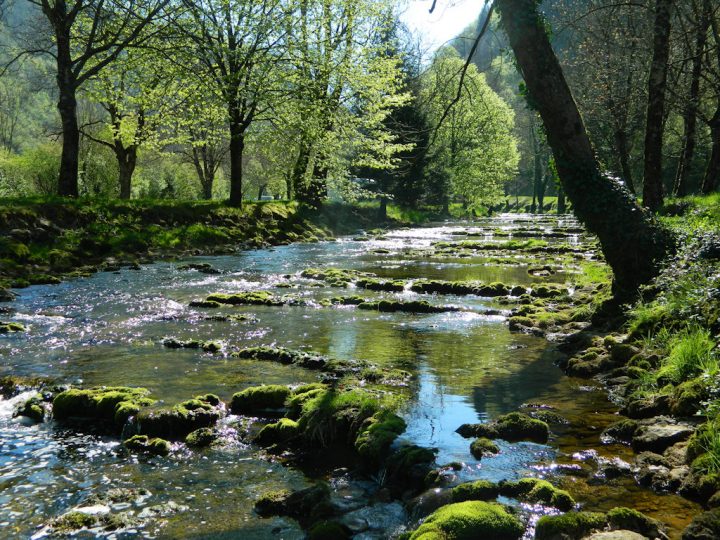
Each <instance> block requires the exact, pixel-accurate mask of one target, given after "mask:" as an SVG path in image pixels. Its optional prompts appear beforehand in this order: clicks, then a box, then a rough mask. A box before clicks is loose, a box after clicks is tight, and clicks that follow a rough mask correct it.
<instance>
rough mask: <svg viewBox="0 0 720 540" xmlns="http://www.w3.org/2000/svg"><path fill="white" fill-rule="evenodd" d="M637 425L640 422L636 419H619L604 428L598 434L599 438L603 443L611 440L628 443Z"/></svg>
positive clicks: (611, 441)
mask: <svg viewBox="0 0 720 540" xmlns="http://www.w3.org/2000/svg"><path fill="white" fill-rule="evenodd" d="M638 427H640V424H639V423H638V422H637V420H630V419H627V418H626V419H624V420H620V421H618V422H615V423H614V424H610V425H609V426H608V427H607V428H605V430H603V432H602V434H601V435H600V440H601V441H603V442H604V443H605V444H608V443H613V442H621V443H625V444H630V441H632V438H633V435H635V432H636V431H637V429H638Z"/></svg>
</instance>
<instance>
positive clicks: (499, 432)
mask: <svg viewBox="0 0 720 540" xmlns="http://www.w3.org/2000/svg"><path fill="white" fill-rule="evenodd" d="M457 433H459V434H460V435H462V436H463V437H465V438H470V437H485V438H488V439H503V440H506V441H509V442H517V441H532V442H536V443H540V444H544V443H546V442H547V440H548V436H549V429H548V425H547V424H546V423H545V422H542V421H540V420H536V419H534V418H531V417H530V416H528V415H526V414H523V413H519V412H513V413H509V414H506V415H503V416H499V417H498V418H497V419H496V420H494V421H493V422H488V423H486V424H463V425H462V426H460V427H459V428H458V429H457Z"/></svg>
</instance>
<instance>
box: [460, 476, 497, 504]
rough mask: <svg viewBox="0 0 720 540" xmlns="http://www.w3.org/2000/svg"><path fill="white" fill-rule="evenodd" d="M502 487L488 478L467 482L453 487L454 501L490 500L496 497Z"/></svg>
mask: <svg viewBox="0 0 720 540" xmlns="http://www.w3.org/2000/svg"><path fill="white" fill-rule="evenodd" d="M499 494H500V488H499V487H498V486H497V484H494V483H492V482H490V481H488V480H476V481H474V482H466V483H464V484H459V485H457V486H455V487H454V488H452V500H453V502H463V501H489V500H492V499H496V498H497V496H498V495H499Z"/></svg>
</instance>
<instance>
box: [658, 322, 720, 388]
mask: <svg viewBox="0 0 720 540" xmlns="http://www.w3.org/2000/svg"><path fill="white" fill-rule="evenodd" d="M669 345H670V354H669V355H668V357H667V358H666V359H665V360H664V362H663V364H662V367H661V368H660V370H659V371H658V378H663V379H668V380H670V381H672V382H674V383H680V382H683V381H686V380H688V379H690V378H692V377H695V376H697V375H699V374H701V373H717V371H718V360H717V358H716V356H715V355H714V354H713V348H714V347H715V343H714V342H713V340H712V336H711V335H710V332H709V331H708V330H706V329H705V328H701V327H698V326H693V327H690V328H687V329H685V330H682V331H681V332H679V333H678V334H676V335H675V336H674V337H673V338H672V339H671V340H670V344H669Z"/></svg>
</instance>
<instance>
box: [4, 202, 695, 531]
mask: <svg viewBox="0 0 720 540" xmlns="http://www.w3.org/2000/svg"><path fill="white" fill-rule="evenodd" d="M577 227H578V224H577V223H576V222H575V221H574V220H573V219H572V218H569V217H561V218H555V217H532V216H517V215H513V216H510V215H502V216H498V217H495V218H489V219H486V220H482V221H476V222H472V223H469V222H463V223H444V224H440V225H436V226H431V227H423V228H413V229H404V230H397V231H392V232H389V233H387V234H386V235H385V236H382V237H380V238H379V239H378V238H370V239H369V240H364V241H360V240H353V239H350V238H341V239H339V240H338V241H334V242H321V243H317V244H293V245H289V246H283V247H277V248H270V249H262V250H256V251H247V252H241V253H238V254H237V255H232V256H218V257H203V258H194V259H193V260H192V262H205V263H209V264H210V265H212V267H213V268H216V269H218V270H220V271H221V273H220V274H217V275H208V274H203V273H199V272H197V271H181V270H179V269H178V266H179V264H180V263H181V262H188V261H181V262H172V263H170V262H162V263H157V264H153V265H147V266H143V267H142V269H141V270H139V271H138V270H131V269H123V270H121V271H119V272H115V273H109V272H107V273H99V274H96V275H93V276H92V277H90V278H84V279H76V280H73V281H68V282H65V283H62V284H60V285H47V286H34V287H30V288H27V289H24V290H22V291H17V292H18V293H19V295H20V296H19V298H18V300H17V301H16V302H15V303H14V304H13V305H12V307H13V308H14V309H16V313H14V314H13V315H11V316H9V317H5V318H9V319H10V320H16V321H18V322H21V323H23V324H24V325H26V326H27V327H28V328H29V332H27V333H25V334H8V335H3V336H0V376H2V375H8V374H13V375H28V376H41V377H49V378H51V379H53V380H55V381H57V382H58V383H65V384H74V385H83V386H94V385H127V386H143V387H147V388H149V389H150V390H151V391H152V393H153V395H154V397H157V398H159V399H162V400H165V401H166V402H167V403H171V404H172V403H176V402H179V401H182V400H184V399H188V398H189V397H192V396H194V395H197V394H200V393H207V392H213V393H216V394H218V395H219V396H220V397H221V398H223V399H229V398H230V396H231V395H232V394H233V393H234V392H237V391H239V390H242V389H243V388H245V387H248V386H253V385H258V384H262V383H281V384H289V383H298V382H306V381H307V382H310V381H314V380H316V374H315V373H313V372H311V371H306V370H303V369H301V368H299V367H293V366H284V365H280V364H275V363H272V362H258V361H253V360H241V359H238V358H232V357H229V356H226V355H223V354H210V353H203V352H202V351H198V350H175V349H168V348H165V347H163V345H162V340H163V338H165V337H173V338H177V339H191V338H192V339H199V340H219V341H222V342H223V343H224V344H225V347H226V348H227V350H229V349H230V348H232V347H247V346H252V345H275V346H281V347H288V348H292V349H307V350H313V351H317V352H320V353H323V354H327V355H330V356H332V357H336V358H340V359H360V360H367V361H370V362H373V363H377V364H380V365H384V366H388V367H395V368H401V369H405V370H408V371H410V372H412V373H413V374H414V375H415V378H414V379H413V381H412V382H411V383H410V386H409V387H408V388H407V389H406V391H407V392H408V394H409V396H410V399H409V401H408V405H407V406H406V408H405V409H404V410H403V416H404V417H405V419H406V421H407V423H408V429H407V431H406V433H405V434H404V435H403V437H402V439H403V441H410V442H413V443H415V444H419V445H423V446H433V447H437V448H438V450H439V452H438V457H437V462H438V463H441V464H442V463H447V462H451V461H459V462H462V463H464V467H463V469H462V470H461V471H460V472H459V473H458V481H461V480H467V479H476V478H486V479H490V480H500V479H503V478H516V477H520V476H524V475H528V474H530V475H542V476H553V477H555V478H557V479H558V480H559V481H560V482H561V484H562V486H563V487H565V488H566V489H569V490H570V492H571V493H573V495H575V496H576V499H577V500H578V501H579V502H580V503H581V505H582V506H583V507H585V508H586V509H591V510H596V509H597V510H606V509H609V508H611V507H613V506H618V505H623V506H631V507H635V508H637V509H638V510H641V511H643V512H645V513H647V514H648V515H650V516H653V517H657V518H659V519H661V520H663V521H665V522H666V523H668V524H669V526H670V531H671V534H672V536H673V537H679V531H680V530H681V529H682V527H684V525H685V524H687V522H688V521H689V519H690V517H691V516H692V514H693V513H695V512H697V508H696V507H695V506H694V505H693V504H691V503H689V502H686V501H684V500H683V499H681V498H679V497H677V496H671V495H667V496H663V495H657V494H654V493H652V492H650V491H648V490H644V489H641V488H638V487H636V486H635V482H634V481H633V480H632V479H616V480H612V481H609V480H603V479H598V478H596V477H594V476H593V473H592V467H593V464H596V463H597V462H598V460H602V459H605V458H612V457H621V458H625V459H628V460H629V457H630V455H631V454H630V451H629V449H627V448H624V447H617V446H613V447H602V446H601V445H600V443H599V439H598V434H599V432H600V430H601V429H602V427H604V426H606V425H607V424H608V423H610V422H612V421H613V420H614V413H615V411H616V407H615V406H614V405H613V404H612V403H611V402H610V401H609V400H608V398H607V395H606V393H605V392H604V391H603V389H602V388H600V387H599V386H597V385H596V384H595V383H592V382H588V381H585V380H576V379H571V378H568V377H566V376H564V375H563V374H562V373H561V371H560V370H559V369H557V368H556V367H555V366H554V361H555V360H556V359H557V358H558V354H559V353H558V352H557V351H556V350H555V349H554V347H553V345H552V344H551V343H549V342H548V341H546V340H545V339H543V338H539V337H534V336H529V335H525V334H518V333H511V332H510V331H509V330H508V328H507V325H506V324H505V318H504V317H503V316H502V315H493V314H487V313H486V312H487V311H488V310H493V311H492V312H491V313H495V312H497V310H498V309H500V310H506V309H508V306H504V305H499V304H498V302H497V301H496V300H492V299H489V298H481V297H474V296H465V297H452V296H441V297H434V296H430V297H428V296H426V295H418V294H415V293H413V292H410V291H405V292H402V293H382V292H371V291H365V290H363V291H352V294H360V295H363V296H371V297H378V296H382V297H394V296H399V297H403V298H405V299H418V298H420V297H421V296H422V298H423V299H427V300H428V301H430V302H431V303H441V304H454V305H458V306H461V307H463V311H457V312H449V313H440V314H424V315H413V314H407V313H379V312H373V311H360V310H357V309H355V308H354V307H332V308H329V307H320V306H319V305H317V306H316V305H315V304H314V303H313V302H316V301H318V300H320V299H322V298H327V297H331V296H337V295H338V294H341V292H340V291H338V289H333V288H329V287H317V286H314V285H316V284H313V283H311V282H310V280H305V279H301V278H299V277H298V275H299V272H300V271H302V270H303V269H305V268H308V267H321V266H335V267H338V268H346V269H357V270H362V271H366V272H373V273H376V274H377V275H379V276H381V277H385V278H398V279H405V280H407V279H418V278H432V279H445V280H482V281H486V282H493V281H502V282H504V283H508V284H513V285H515V284H518V285H525V286H532V285H533V284H534V283H538V282H542V281H551V282H565V281H566V280H572V276H573V271H576V270H577V269H576V268H573V267H572V266H569V267H566V268H563V269H562V271H559V272H557V273H556V274H554V275H552V276H548V277H533V276H531V275H529V274H528V272H527V270H528V265H527V264H523V261H522V260H518V261H517V262H518V263H519V264H512V265H510V264H496V263H492V262H488V258H487V257H488V254H487V253H479V254H477V255H475V256H470V257H451V256H448V257H446V258H442V257H437V256H428V254H427V253H426V252H424V248H427V247H430V246H431V244H432V243H433V242H437V241H461V240H464V239H466V238H465V237H464V236H461V235H458V234H457V233H458V232H463V231H471V232H472V231H478V235H477V236H473V238H472V239H473V240H477V239H480V240H485V241H498V242H501V241H507V240H508V239H511V238H512V236H507V235H508V234H509V235H512V233H513V231H519V230H528V229H530V230H533V231H534V234H535V233H536V234H537V237H538V238H543V231H545V232H546V233H547V232H552V231H555V230H563V229H564V230H568V228H570V229H569V230H574V229H575V228H577ZM545 239H546V240H547V241H548V242H549V243H551V245H552V243H554V242H567V243H570V244H576V245H579V246H583V245H585V243H586V242H587V241H588V238H587V237H586V236H585V235H584V234H576V233H573V234H568V235H567V237H564V238H561V239H558V238H545ZM538 256H542V254H540V255H538V254H535V257H538ZM535 263H536V261H535V262H534V263H533V264H535ZM287 276H291V277H289V278H288V277H287ZM278 286H279V287H278ZM288 287H289V288H288ZM252 289H261V290H270V291H273V292H275V293H277V294H287V293H292V294H297V295H299V296H301V297H302V298H303V299H305V300H310V301H311V303H310V305H309V306H306V307H281V308H278V307H256V306H247V307H230V306H227V307H224V308H221V309H219V310H213V311H212V312H209V311H208V310H203V309H195V308H190V307H188V304H189V302H190V301H191V300H196V299H201V298H204V297H205V296H206V295H207V294H209V293H214V292H225V293H231V292H239V291H245V290H252ZM230 313H233V314H237V313H243V314H247V315H252V316H253V317H254V318H255V320H254V321H218V320H208V319H207V317H208V316H209V315H218V314H230ZM23 397H27V396H19V397H16V398H13V400H5V401H0V537H7V538H15V537H17V538H27V537H30V536H33V535H36V536H41V535H42V525H43V524H44V523H47V521H48V520H49V519H51V518H53V517H56V516H59V515H61V514H62V513H64V512H66V511H67V510H68V509H70V508H72V507H73V506H75V505H78V504H80V503H81V502H82V501H83V500H85V499H86V498H87V497H88V496H89V495H91V494H93V493H97V492H101V491H103V490H106V489H108V488H110V487H113V488H117V487H132V488H144V489H145V490H147V491H148V492H149V494H147V495H146V496H145V497H142V498H140V499H139V500H138V501H136V502H135V506H136V511H137V512H138V513H139V514H141V513H142V512H143V511H145V512H146V514H147V513H148V512H150V510H148V509H149V508H151V507H152V508H154V509H155V510H153V512H155V514H154V515H153V519H149V520H146V521H145V522H143V523H144V524H143V525H141V526H139V527H138V528H137V529H130V530H126V531H122V532H118V533H114V534H113V536H115V537H118V538H122V537H130V536H135V535H137V534H141V535H144V536H147V537H174V538H177V537H185V538H244V539H255V538H270V537H276V538H287V539H292V538H303V534H304V533H303V531H302V530H301V529H300V528H299V527H298V525H297V524H296V523H295V522H294V521H293V520H291V519H284V518H271V519H261V518H259V517H258V516H257V515H255V514H254V513H253V509H252V507H253V501H254V500H255V499H256V498H257V497H258V495H259V494H261V493H262V492H264V491H266V490H268V489H271V488H278V487H292V488H300V487H304V486H306V485H307V484H308V478H307V477H306V474H304V473H303V472H301V471H298V470H295V469H293V468H291V467H287V466H284V465H282V464H280V463H278V462H277V461H276V460H272V459H268V458H267V457H266V456H264V455H263V454H262V453H260V452H259V449H258V448H257V447H254V446H252V445H248V444H244V443H242V442H237V443H236V444H231V445H226V446H225V447H223V448H220V449H209V450H206V451H202V452H190V451H188V450H186V449H181V448H180V449H178V450H177V451H176V452H174V453H173V454H172V455H171V456H170V457H168V458H159V457H154V458H153V457H146V456H138V455H132V454H129V453H127V452H126V451H125V450H124V449H123V448H122V447H121V445H120V444H119V441H118V440H117V439H113V438H105V437H98V436H91V435H82V434H78V433H76V432H74V431H70V430H67V429H62V428H60V427H59V426H55V425H53V424H52V423H51V422H50V423H45V424H39V425H29V424H27V423H23V422H21V421H19V420H18V419H13V418H12V412H13V410H14V406H15V405H16V404H17V403H19V402H20V401H21V400H22V398H23ZM527 402H532V403H536V404H547V405H550V406H554V407H557V410H558V412H559V413H561V414H562V415H563V416H564V417H565V418H567V419H568V420H569V421H570V424H569V425H567V426H561V427H560V428H557V429H553V432H554V433H553V436H552V437H551V440H550V442H549V444H548V445H538V444H532V443H517V444H509V443H503V442H500V447H501V450H502V452H501V453H500V454H499V455H498V456H496V457H492V458H484V459H483V460H482V462H480V461H478V460H475V459H474V458H473V457H472V456H471V455H470V453H469V449H468V447H469V441H468V440H466V439H463V438H462V437H460V436H459V435H458V434H456V433H455V429H456V428H457V427H458V426H459V425H460V424H463V423H466V422H478V421H484V420H486V419H488V418H494V417H496V416H497V415H499V414H502V413H506V412H510V411H513V410H516V409H517V408H518V407H520V406H521V405H522V404H524V403H527ZM227 429H228V430H231V429H232V428H231V427H230V426H228V427H227ZM562 464H571V465H572V467H565V468H564V467H563V466H562ZM573 467H574V469H575V473H574V474H572V475H567V474H563V473H561V471H566V470H568V469H572V468H573ZM585 469H587V470H588V471H589V472H587V474H582V471H583V470H585ZM578 470H580V471H581V473H578V472H577V471H578ZM373 480H374V479H367V480H359V479H357V478H356V477H354V476H352V475H345V474H344V473H343V471H336V472H335V473H334V474H333V475H332V481H331V485H332V486H333V489H334V490H335V494H334V497H335V498H336V499H342V500H345V501H347V504H350V505H352V504H356V505H357V506H358V507H359V509H358V510H357V511H356V512H355V515H354V516H353V519H355V526H356V530H358V535H356V538H360V539H363V540H365V539H371V538H387V537H390V536H391V535H392V533H393V532H397V531H401V530H402V528H403V527H405V526H407V525H409V524H411V517H410V516H408V515H406V513H405V511H404V510H403V507H402V505H400V504H398V503H397V502H383V503H377V504H375V505H374V506H372V507H370V508H366V507H364V506H363V504H365V503H366V501H367V500H368V498H367V497H368V495H371V494H373V493H374V492H376V491H377V488H378V486H377V484H376V482H374V481H373ZM375 480H381V479H375ZM171 502H172V503H173V504H172V505H169V506H167V505H168V503H171ZM163 504H164V505H166V506H167V508H169V510H168V512H166V513H164V512H163V511H161V510H158V509H157V508H159V507H158V505H163ZM526 510H529V511H533V509H532V508H528V509H526ZM537 511H538V512H540V511H545V510H537ZM361 520H364V523H366V525H367V527H365V526H363V525H357V523H362V521H361ZM81 536H82V535H81ZM90 536H92V534H91V533H87V537H90Z"/></svg>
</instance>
